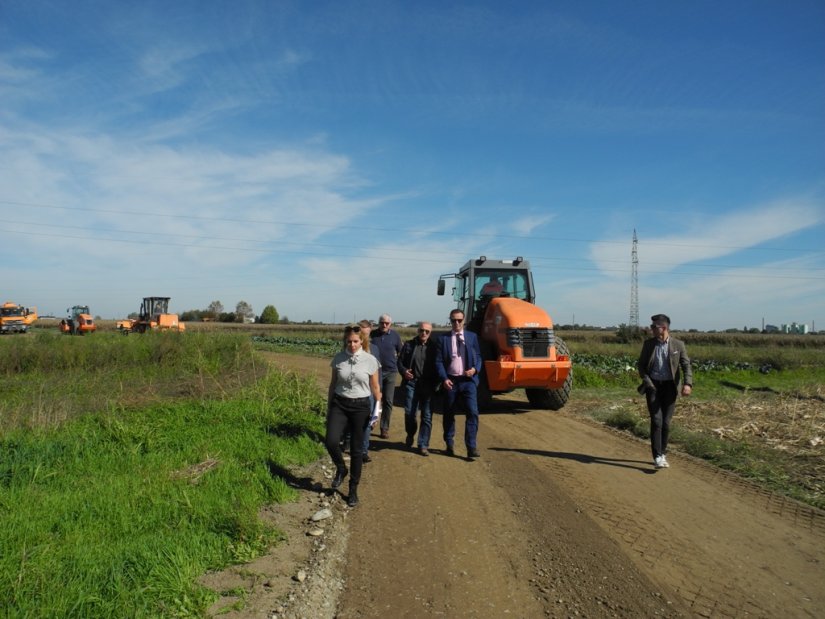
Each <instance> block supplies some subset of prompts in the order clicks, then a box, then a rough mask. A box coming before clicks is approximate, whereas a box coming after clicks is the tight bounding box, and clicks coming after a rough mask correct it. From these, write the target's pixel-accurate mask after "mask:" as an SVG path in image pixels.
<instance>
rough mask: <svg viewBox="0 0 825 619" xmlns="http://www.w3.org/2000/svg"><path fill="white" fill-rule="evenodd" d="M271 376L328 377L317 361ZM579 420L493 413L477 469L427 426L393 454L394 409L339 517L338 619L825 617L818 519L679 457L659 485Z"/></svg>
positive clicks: (643, 465) (631, 449)
mask: <svg viewBox="0 0 825 619" xmlns="http://www.w3.org/2000/svg"><path fill="white" fill-rule="evenodd" d="M277 362H278V363H282V364H284V367H289V368H292V369H299V370H300V371H302V372H307V371H309V372H312V373H315V374H316V375H317V377H318V379H319V382H320V383H322V384H323V383H325V381H326V380H327V377H328V373H327V372H328V365H327V364H328V362H327V361H325V360H314V359H302V360H300V361H299V360H298V359H297V358H295V357H291V356H283V357H280V356H279V357H277ZM586 406H587V403H586V402H582V401H578V400H576V398H575V397H574V398H573V399H571V402H570V403H569V405H568V407H567V408H566V409H565V410H564V411H563V412H562V413H551V412H542V411H532V410H530V409H529V408H527V403H526V400H524V399H523V398H522V397H521V396H513V397H512V398H510V399H508V400H500V401H499V402H498V404H497V406H496V411H495V412H493V413H487V414H483V415H482V418H481V424H480V431H479V446H480V450H481V458H479V459H478V460H476V461H469V460H467V459H465V458H464V457H463V455H464V451H463V449H458V450H457V451H458V454H457V456H456V457H448V456H446V455H445V454H444V452H443V442H442V441H441V438H440V437H441V431H440V427H441V417H440V416H438V415H437V416H436V417H435V419H434V432H433V434H434V440H433V442H432V445H431V447H432V450H433V453H432V455H431V456H430V457H422V456H420V455H418V454H417V453H415V452H412V451H409V450H407V449H406V448H405V447H404V429H403V410H399V409H396V410H395V411H394V415H393V419H392V429H391V436H390V439H389V440H381V439H379V438H377V437H373V446H374V448H375V449H374V451H373V461H372V462H371V463H370V464H367V465H365V468H364V474H363V478H362V484H361V488H360V491H359V495H360V497H361V505H359V506H358V507H357V508H356V509H354V510H351V511H350V513H349V514H348V516H347V523H348V524H347V529H348V544H347V546H346V551H345V554H344V557H343V561H341V565H342V566H343V567H342V568H341V569H342V574H341V576H342V578H343V583H344V584H343V590H342V591H341V592H340V595H338V599H337V615H336V616H337V617H340V618H356V617H357V618H366V617H426V616H433V617H571V616H582V617H612V616H619V617H642V616H645V617H649V616H663V617H677V616H688V617H689V616H702V617H745V616H753V617H778V616H784V617H822V616H823V615H824V614H825V586H823V584H824V583H825V514H823V513H822V512H819V511H817V510H814V509H812V508H809V507H806V506H803V505H801V504H798V503H796V502H794V501H791V500H789V499H784V498H782V497H779V496H777V495H773V494H770V493H767V492H764V491H760V490H758V489H756V488H755V487H754V486H752V485H751V484H749V483H746V482H744V481H742V480H739V479H738V478H736V477H734V476H731V475H728V474H725V473H723V472H720V471H718V470H716V469H715V468H713V467H710V466H708V465H706V464H704V463H703V462H701V461H698V460H695V459H693V458H690V457H688V456H686V455H680V454H679V453H678V452H676V453H672V456H671V457H670V458H669V459H670V460H671V466H672V467H671V468H670V469H667V470H662V471H655V470H654V469H653V467H652V466H651V464H650V454H649V447H648V445H647V444H646V443H645V442H642V441H639V440H636V439H634V438H631V437H628V436H626V435H623V434H620V433H618V432H615V431H612V430H610V429H608V428H605V427H602V426H601V425H598V424H596V423H593V422H590V421H588V420H586V419H584V418H583V417H580V416H577V414H576V413H577V411H579V410H582V409H584V407H586ZM459 430H460V433H462V432H463V418H459ZM456 445H457V446H460V445H462V438H461V436H459V437H457V440H456ZM330 595H333V593H332V592H330Z"/></svg>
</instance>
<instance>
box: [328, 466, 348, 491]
mask: <svg viewBox="0 0 825 619" xmlns="http://www.w3.org/2000/svg"><path fill="white" fill-rule="evenodd" d="M347 473H349V471H348V470H347V468H346V467H344V468H341V469H338V470H337V471H336V472H335V479H333V480H332V489H333V490H335V489H336V488H337V487H338V486H340V485H341V484H342V483H344V477H346V476H347Z"/></svg>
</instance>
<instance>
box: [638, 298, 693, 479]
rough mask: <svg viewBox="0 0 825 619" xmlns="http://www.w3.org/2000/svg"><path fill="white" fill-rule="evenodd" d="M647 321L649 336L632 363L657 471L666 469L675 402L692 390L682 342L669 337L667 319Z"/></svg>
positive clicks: (662, 317) (660, 316)
mask: <svg viewBox="0 0 825 619" xmlns="http://www.w3.org/2000/svg"><path fill="white" fill-rule="evenodd" d="M650 322H651V324H650V329H651V331H652V332H653V337H651V338H650V339H647V340H645V342H644V344H642V352H641V354H640V355H639V362H638V363H637V364H636V367H637V369H638V370H639V376H641V377H642V384H641V385H639V389H638V391H639V393H643V394H644V395H645V399H646V400H647V412H648V413H649V414H650V448H651V450H652V452H653V465H654V466H655V467H656V468H657V469H666V468H668V467H669V466H670V464H669V463H668V461H667V457H666V456H667V439H668V435H669V434H670V421H671V419H673V413H674V411H675V410H676V399H677V398H678V396H679V393H681V394H682V395H684V396H688V395H690V394H691V391H693V371H692V370H691V367H690V358H688V354H687V349H686V348H685V343H684V342H683V341H681V340H677V339H676V338H675V337H673V336H671V335H670V318H668V317H667V316H666V315H664V314H655V315H653V316H651V317H650ZM680 387H681V389H680Z"/></svg>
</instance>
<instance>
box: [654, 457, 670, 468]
mask: <svg viewBox="0 0 825 619" xmlns="http://www.w3.org/2000/svg"><path fill="white" fill-rule="evenodd" d="M664 460H665V459H664V457H663V456H656V457H655V458H654V459H653V466H655V467H656V468H657V469H663V468H665V467H666V466H667V464H666V463H665V461H664Z"/></svg>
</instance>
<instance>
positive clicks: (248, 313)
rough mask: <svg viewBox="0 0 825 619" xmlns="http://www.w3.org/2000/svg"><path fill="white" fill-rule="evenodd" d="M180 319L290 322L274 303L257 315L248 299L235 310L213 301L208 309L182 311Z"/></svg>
mask: <svg viewBox="0 0 825 619" xmlns="http://www.w3.org/2000/svg"><path fill="white" fill-rule="evenodd" d="M180 319H181V320H182V321H183V322H257V323H261V324H270V325H274V324H276V323H279V322H280V323H287V322H289V319H288V318H287V317H286V316H284V317H283V318H281V316H280V315H279V314H278V310H277V309H275V306H274V305H267V306H266V307H265V308H264V310H263V311H262V312H261V315H260V316H256V315H255V311H254V310H253V309H252V306H251V305H250V304H249V303H247V302H246V301H238V303H237V304H236V305H235V311H234V312H227V311H225V309H224V307H223V303H221V302H220V301H212V302H211V303H210V304H209V305H208V306H207V307H206V309H191V310H186V311H185V312H182V313H181V315H180Z"/></svg>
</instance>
